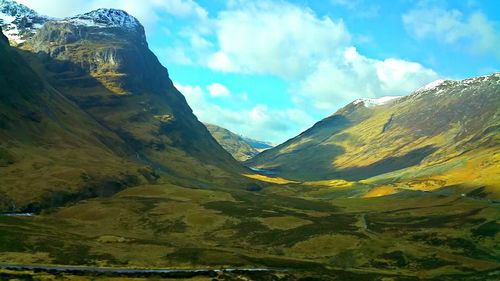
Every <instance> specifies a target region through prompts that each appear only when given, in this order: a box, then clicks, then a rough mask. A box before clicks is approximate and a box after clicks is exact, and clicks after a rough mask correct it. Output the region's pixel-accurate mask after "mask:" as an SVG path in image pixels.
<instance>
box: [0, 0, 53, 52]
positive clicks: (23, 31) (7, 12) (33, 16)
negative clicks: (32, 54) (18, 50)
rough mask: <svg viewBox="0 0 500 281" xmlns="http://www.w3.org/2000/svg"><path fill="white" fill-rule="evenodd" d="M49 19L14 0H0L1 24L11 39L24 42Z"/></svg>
mask: <svg viewBox="0 0 500 281" xmlns="http://www.w3.org/2000/svg"><path fill="white" fill-rule="evenodd" d="M47 20H49V18H48V17H45V16H41V15H39V14H38V13H37V12H35V11H34V10H32V9H30V8H28V7H26V6H24V5H22V4H19V3H17V2H15V1H12V0H0V24H1V26H2V30H3V32H4V34H5V36H7V38H8V39H9V40H10V41H13V42H15V43H17V44H20V43H23V42H24V41H25V39H27V38H29V37H31V36H32V35H33V34H34V33H35V32H36V30H38V29H39V28H41V27H42V25H43V23H45V22H46V21H47Z"/></svg>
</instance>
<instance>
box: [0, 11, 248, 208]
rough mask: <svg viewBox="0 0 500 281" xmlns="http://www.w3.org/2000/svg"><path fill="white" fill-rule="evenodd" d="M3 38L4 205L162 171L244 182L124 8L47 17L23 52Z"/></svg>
mask: <svg viewBox="0 0 500 281" xmlns="http://www.w3.org/2000/svg"><path fill="white" fill-rule="evenodd" d="M5 3H11V1H4V2H2V4H5ZM26 11H28V14H27V16H26V18H23V19H22V20H21V21H20V22H25V21H27V20H28V19H29V17H30V15H31V14H32V13H31V10H26ZM16 23H17V22H16V21H13V24H16ZM18 30H21V29H20V27H19V26H18ZM3 44H4V45H5V46H3V48H4V49H7V50H8V51H6V52H5V53H4V52H2V55H3V56H7V57H6V59H8V60H9V61H10V64H4V63H3V61H2V67H3V70H4V73H5V75H2V78H3V79H4V85H2V86H3V87H4V88H2V94H4V93H5V95H6V96H5V98H2V100H1V101H0V102H1V103H2V106H3V107H4V108H5V111H2V119H1V121H2V126H0V135H1V136H2V161H1V162H2V163H3V165H2V166H3V167H0V170H1V173H2V175H9V176H2V177H1V178H0V182H1V183H2V185H1V190H0V192H4V193H9V197H8V198H10V199H9V200H7V201H11V202H12V204H10V203H9V204H8V205H12V206H13V205H16V206H17V209H22V208H27V206H35V205H36V206H40V205H44V204H45V203H47V202H53V203H54V202H55V203H54V205H58V204H60V203H61V202H62V201H66V200H67V199H71V198H72V199H74V200H78V199H79V198H83V197H92V196H95V195H100V194H102V193H105V194H108V193H113V192H116V191H117V190H120V189H123V188H124V187H126V186H131V185H136V184H140V183H141V182H149V181H156V180H158V177H159V175H160V174H161V175H162V177H161V178H162V179H163V180H170V181H175V182H182V183H183V185H186V186H198V187H217V186H219V187H220V186H225V183H227V182H238V183H239V184H240V186H241V183H242V182H241V180H240V177H239V174H240V173H242V172H243V171H246V169H245V168H244V167H243V166H242V165H240V164H239V163H238V162H237V161H235V160H234V159H233V158H232V157H231V155H230V154H229V153H227V152H226V151H225V150H224V149H223V148H222V147H221V146H220V145H219V144H218V143H217V142H216V141H215V139H214V138H213V137H212V136H211V135H210V133H209V132H208V130H207V129H206V128H205V126H204V125H203V124H202V123H201V122H199V121H198V120H197V118H196V116H194V114H193V113H192V110H191V109H190V108H189V106H188V104H187V103H186V100H185V98H184V96H183V95H182V94H181V93H180V92H179V91H178V90H177V89H176V88H175V87H174V86H173V83H172V81H171V80H170V78H169V75H168V71H167V69H166V68H164V67H163V66H162V65H161V64H160V62H159V61H158V59H157V58H156V56H155V55H154V54H153V53H152V52H151V51H150V50H149V48H148V44H147V41H146V37H145V33H144V28H143V26H142V25H141V24H140V23H139V22H138V21H137V19H135V18H134V17H132V16H130V15H129V14H127V13H126V12H124V11H121V10H114V9H98V10H95V11H92V12H89V13H86V14H83V15H78V16H75V17H70V18H66V19H62V20H50V21H47V22H46V23H45V24H44V25H43V26H42V27H41V28H39V29H38V31H36V33H35V34H34V35H33V36H31V38H29V39H27V40H26V41H25V42H24V43H23V44H22V45H21V49H20V50H14V49H11V48H10V47H8V46H7V44H5V42H4V43H3ZM16 69H19V71H17V70H16ZM19 81H32V83H33V85H31V84H30V83H24V82H23V83H21V82H19ZM4 89H6V91H4ZM23 93H26V94H25V95H26V96H24V95H23ZM13 110H18V111H19V112H17V113H15V112H13ZM4 112H5V113H4ZM52 127H54V128H52ZM59 127H60V130H59V129H58V128H59ZM23 128H25V130H23ZM82 134H83V135H82ZM13 159H15V160H13ZM76 163H78V164H76ZM87 164H88V165H87ZM23 175H27V176H23ZM97 186H98V188H97ZM243 186H244V184H243ZM96 188H97V189H101V188H104V189H106V188H107V189H109V190H107V191H99V190H96ZM13 190H16V192H12V191H13ZM56 201H57V202H56ZM59 201H61V202H59ZM47 204H49V205H50V204H52V203H47Z"/></svg>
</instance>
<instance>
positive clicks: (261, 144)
mask: <svg viewBox="0 0 500 281" xmlns="http://www.w3.org/2000/svg"><path fill="white" fill-rule="evenodd" d="M242 138H243V140H245V141H246V142H247V143H248V144H249V145H250V146H251V147H253V148H255V149H257V150H258V151H259V152H262V151H264V150H266V149H269V148H271V147H273V144H272V143H270V142H266V141H259V140H255V139H251V138H247V137H242Z"/></svg>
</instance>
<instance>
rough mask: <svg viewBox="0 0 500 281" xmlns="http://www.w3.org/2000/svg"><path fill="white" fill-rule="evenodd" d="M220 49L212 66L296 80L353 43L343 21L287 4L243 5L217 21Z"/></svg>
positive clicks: (234, 7) (271, 2)
mask: <svg viewBox="0 0 500 281" xmlns="http://www.w3.org/2000/svg"><path fill="white" fill-rule="evenodd" d="M214 32H215V36H216V38H217V45H218V49H217V51H216V52H214V53H213V55H212V57H210V59H209V61H208V66H209V67H211V68H213V69H216V70H223V71H238V72H245V73H259V74H274V75H278V76H281V77H286V78H296V77H299V76H301V75H303V73H304V72H307V71H308V70H310V67H311V66H312V67H314V65H315V64H317V63H318V62H319V61H320V60H321V59H322V58H323V57H328V56H335V54H336V53H337V52H338V50H339V49H340V48H342V47H343V46H346V45H347V44H348V43H349V41H350V35H349V33H348V32H347V31H346V29H345V27H344V24H343V23H342V21H338V22H334V21H333V20H331V19H330V18H328V17H324V18H318V17H317V16H316V15H315V14H314V12H313V11H312V10H310V9H308V8H304V7H299V6H295V5H292V4H290V3H287V2H283V1H257V2H242V3H241V4H239V5H233V6H232V7H231V8H230V9H229V10H226V11H222V12H220V13H219V15H218V17H217V19H215V31H214Z"/></svg>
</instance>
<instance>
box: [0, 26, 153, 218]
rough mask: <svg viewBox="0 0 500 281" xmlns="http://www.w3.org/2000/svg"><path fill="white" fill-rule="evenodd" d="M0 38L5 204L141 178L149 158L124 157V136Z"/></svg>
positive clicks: (106, 189)
mask: <svg viewBox="0 0 500 281" xmlns="http://www.w3.org/2000/svg"><path fill="white" fill-rule="evenodd" d="M0 41H1V42H0V58H1V60H0V61H1V63H0V88H1V89H2V90H1V92H0V174H1V175H2V176H1V177H0V195H1V196H0V210H6V209H13V210H16V209H17V210H27V209H37V208H41V207H46V205H47V204H49V202H50V201H53V203H54V204H55V205H58V204H60V203H61V201H63V200H65V199H68V198H69V197H71V196H74V197H78V196H79V195H77V194H80V195H81V196H82V198H84V197H88V196H87V195H85V194H89V193H92V195H97V194H111V193H113V192H116V191H117V190H119V189H121V188H123V187H125V186H128V185H133V184H135V183H136V182H140V181H141V180H140V179H139V177H141V178H142V176H141V174H140V173H139V172H138V171H139V170H140V169H143V168H142V166H144V165H142V164H140V163H134V162H133V161H130V160H129V159H127V158H124V157H122V156H123V155H124V151H120V148H124V147H125V142H124V141H123V140H122V139H120V138H119V137H118V136H117V135H116V134H114V133H113V132H110V131H109V130H108V129H107V128H105V127H104V126H103V125H102V124H100V123H99V122H97V121H96V120H95V119H94V118H92V117H91V116H90V115H89V114H88V113H86V112H85V111H84V110H82V109H80V108H79V107H78V106H77V105H76V104H75V103H73V102H72V101H70V100H69V99H67V98H66V97H65V96H64V95H62V94H61V92H59V91H57V90H56V89H54V88H53V87H52V86H50V85H49V84H48V83H47V81H46V80H45V79H44V78H43V77H41V76H39V75H38V74H37V73H36V72H35V71H34V70H33V69H32V68H31V67H30V66H29V65H28V63H27V62H26V61H25V59H24V57H23V56H22V55H21V54H20V53H19V51H18V50H16V49H14V48H11V47H10V46H9V45H8V40H7V38H6V37H4V36H3V35H2V40H0ZM75 124H77V126H75ZM143 181H145V180H143Z"/></svg>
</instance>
